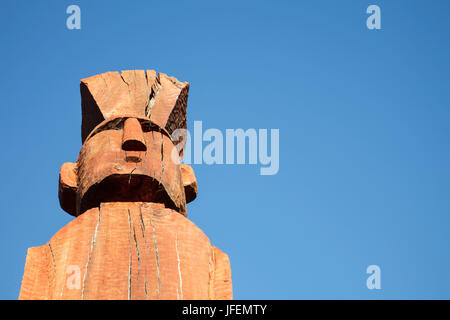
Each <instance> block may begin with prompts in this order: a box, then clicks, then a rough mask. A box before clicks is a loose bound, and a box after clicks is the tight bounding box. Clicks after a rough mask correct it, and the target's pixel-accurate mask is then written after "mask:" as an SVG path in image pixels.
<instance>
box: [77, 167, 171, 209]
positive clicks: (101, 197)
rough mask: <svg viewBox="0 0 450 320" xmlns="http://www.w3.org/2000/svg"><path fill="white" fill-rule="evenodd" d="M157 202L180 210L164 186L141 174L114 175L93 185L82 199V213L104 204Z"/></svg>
mask: <svg viewBox="0 0 450 320" xmlns="http://www.w3.org/2000/svg"><path fill="white" fill-rule="evenodd" d="M136 201H140V202H156V203H163V204H164V206H165V207H166V208H170V209H173V210H176V211H179V209H178V208H177V207H176V205H175V203H174V202H173V201H172V199H171V198H170V196H169V195H168V193H167V191H166V190H165V189H164V187H163V185H161V184H160V183H159V181H157V180H156V179H154V178H152V177H150V176H147V175H141V174H132V173H130V174H114V175H111V176H108V177H107V178H105V179H103V180H102V181H101V182H99V183H97V184H94V185H92V186H91V187H90V188H89V190H88V191H87V192H86V193H85V195H84V196H83V198H82V199H81V205H80V213H83V212H85V211H86V210H88V209H91V208H94V207H98V206H100V203H102V202H136Z"/></svg>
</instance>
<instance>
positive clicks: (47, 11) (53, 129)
mask: <svg viewBox="0 0 450 320" xmlns="http://www.w3.org/2000/svg"><path fill="white" fill-rule="evenodd" d="M162 2H163V1H98V0H97V1H75V0H73V1H12V0H11V1H5V0H2V1H1V2H0V40H1V46H2V50H1V52H0V58H1V59H0V65H1V71H2V76H1V77H0V87H1V90H0V101H1V110H2V120H3V121H2V125H3V128H2V131H3V136H2V139H1V141H2V157H0V168H1V172H2V175H1V176H2V183H1V185H0V194H1V200H2V201H1V202H0V208H1V209H0V219H1V223H0V226H1V232H0V235H1V241H0V248H1V249H0V250H1V251H0V256H1V264H0V274H1V275H2V277H1V280H0V298H3V299H16V298H17V297H18V294H19V290H20V282H21V278H22V274H23V268H24V264H25V255H26V250H27V248H28V247H31V246H38V245H43V244H44V243H46V242H47V241H48V240H49V239H50V238H51V237H52V235H53V234H55V233H56V232H57V231H58V230H59V229H60V228H61V227H63V226H64V225H65V224H67V223H68V222H69V221H71V219H72V218H71V217H70V216H69V215H67V214H65V213H64V212H63V211H62V209H60V207H59V202H58V197H57V191H58V172H59V168H60V166H61V164H62V163H63V162H67V161H75V160H76V157H77V155H78V152H79V149H80V147H81V138H80V136H81V134H80V126H81V107H80V95H79V80H80V79H81V78H84V77H87V76H91V75H94V74H97V73H101V72H105V71H115V70H128V69H156V70H158V71H161V72H164V73H167V74H169V75H173V76H176V77H177V78H178V79H180V80H182V81H189V82H190V83H191V88H190V96H189V106H188V120H189V123H188V125H189V126H190V127H191V128H192V125H193V121H194V120H202V121H203V126H204V128H218V129H221V130H225V129H226V128H244V129H247V128H269V129H270V128H279V129H280V170H279V173H278V174H277V175H274V176H261V175H259V166H257V165H240V166H236V165H235V166H233V165H215V166H214V165H213V166H208V165H194V166H193V167H194V170H195V172H196V175H197V179H198V182H199V196H198V198H197V199H196V200H195V201H194V202H193V203H192V204H190V205H189V206H188V216H189V218H190V219H192V220H193V221H194V222H195V223H196V224H197V225H198V226H199V227H200V228H201V229H202V230H204V232H205V233H206V234H207V235H208V236H209V238H210V239H211V241H212V243H213V244H215V245H216V246H218V247H219V248H221V249H222V250H224V251H225V252H227V253H228V254H229V256H230V260H231V266H232V276H233V287H234V295H235V298H238V299H305V298H306V299H308V298H314V299H316V298H318V299H321V298H323V299H347V298H356V299H380V298H386V299H399V298H401V299H412V298H424V299H429V298H438V299H440V298H447V299H449V298H450V286H449V285H450V272H449V270H450V231H449V229H450V196H449V195H450V149H449V147H450V145H449V144H450V139H449V138H450V110H449V108H450V90H449V89H450V79H449V77H450V37H449V31H450V20H449V18H448V16H449V13H450V1H445V0H444V1H437V0H434V1H425V0H424V1H379V0H373V1H357V0H353V1H350V0H348V1H312V0H309V1H292V2H287V1H253V2H250V1H249V2H244V1H204V2H197V1H183V2H175V1H170V2H169V3H167V4H162ZM70 4H78V5H79V6H80V7H81V30H68V29H67V28H66V18H67V17H68V15H67V14H66V8H67V6H69V5H70ZM370 4H377V5H379V6H380V8H381V24H382V29H381V30H368V29H367V27H366V18H367V17H368V15H367V14H366V12H365V11H366V8H367V7H368V5H370ZM371 264H376V265H379V266H380V267H381V271H382V274H381V286H382V289H381V290H379V291H377V290H372V291H371V290H368V289H367V288H366V278H367V276H368V275H367V274H366V268H367V266H369V265H371Z"/></svg>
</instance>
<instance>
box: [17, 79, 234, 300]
mask: <svg viewBox="0 0 450 320" xmlns="http://www.w3.org/2000/svg"><path fill="white" fill-rule="evenodd" d="M80 87H81V100H82V128H81V131H82V141H83V146H82V148H81V151H80V154H79V156H78V159H77V162H76V163H64V164H63V165H62V167H61V171H60V176H59V200H60V204H61V207H62V208H63V209H64V210H65V211H66V212H68V213H69V214H71V215H73V216H75V217H76V218H75V219H74V220H73V221H71V222H70V223H69V224H67V225H66V226H65V227H63V228H62V229H61V230H59V231H58V232H57V233H56V234H55V235H54V236H53V237H52V238H51V239H50V241H49V242H48V243H47V244H45V245H43V246H40V247H32V248H29V249H28V252H27V259H26V264H25V272H24V276H23V280H22V287H21V291H20V296H19V299H231V298H232V286H231V270H230V264H229V260H228V256H227V255H226V254H225V253H223V252H222V251H220V250H219V249H217V248H216V247H214V246H212V245H211V243H210V241H209V239H208V238H207V236H206V235H205V234H204V233H203V232H202V231H201V230H200V229H199V228H198V227H197V226H196V225H195V224H194V223H193V222H191V221H190V220H188V219H187V218H186V203H188V202H190V201H192V200H194V199H195V197H196V195H197V182H196V179H195V176H194V172H193V170H192V168H191V167H189V166H187V165H184V164H180V163H179V162H177V161H174V157H173V154H174V152H175V153H177V152H178V153H179V150H178V149H177V146H176V143H177V142H176V141H174V140H173V139H172V135H173V133H174V131H175V130H177V129H185V128H186V106H187V98H188V90H189V84H188V83H186V82H183V83H182V82H179V81H178V80H177V79H175V78H173V77H168V76H167V75H165V74H163V73H157V72H155V71H153V70H146V71H144V70H136V71H122V72H121V73H118V72H106V73H103V74H99V75H95V76H92V77H89V78H86V79H83V80H81V84H80ZM174 149H176V150H175V151H174Z"/></svg>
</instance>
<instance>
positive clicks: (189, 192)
mask: <svg viewBox="0 0 450 320" xmlns="http://www.w3.org/2000/svg"><path fill="white" fill-rule="evenodd" d="M181 179H183V185H184V193H185V194H186V203H189V202H191V201H194V199H195V198H196V197H197V193H198V189H197V179H195V174H194V170H193V169H192V167H191V166H188V165H187V164H184V163H182V164H181Z"/></svg>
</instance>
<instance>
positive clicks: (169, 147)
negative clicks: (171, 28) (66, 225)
mask: <svg viewBox="0 0 450 320" xmlns="http://www.w3.org/2000/svg"><path fill="white" fill-rule="evenodd" d="M176 152H177V150H176V147H175V145H174V143H173V142H172V140H171V138H170V136H169V134H168V133H167V132H166V131H165V130H164V129H161V128H160V127H159V126H157V125H155V124H153V123H152V122H151V121H149V120H148V119H138V118H131V117H130V118H127V117H119V118H113V119H110V120H107V121H103V122H102V123H101V124H99V125H98V126H97V127H96V128H95V129H94V130H92V132H91V134H90V135H89V136H88V137H87V139H86V140H85V142H84V144H83V146H82V148H81V151H80V154H79V156H78V160H77V163H76V166H75V164H70V163H65V164H64V165H63V167H62V168H61V171H60V188H59V198H60V203H61V206H62V207H63V209H64V210H66V211H67V212H68V213H70V214H72V215H79V214H81V213H83V212H84V211H86V210H87V209H90V208H93V207H96V206H99V204H100V203H101V202H132V201H145V202H159V203H164V205H165V206H166V207H168V208H172V209H174V210H177V211H179V212H180V213H182V214H186V195H185V189H186V193H188V194H189V196H188V199H187V201H188V202H189V201H192V200H193V199H194V198H195V196H196V194H197V182H196V180H195V176H194V174H193V171H192V168H190V167H189V166H186V165H180V164H179V163H178V162H177V161H174V159H176V157H174V156H173V154H172V153H176ZM183 181H184V183H183ZM188 191H189V192H188ZM192 194H193V195H192ZM74 202H75V203H74Z"/></svg>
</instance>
